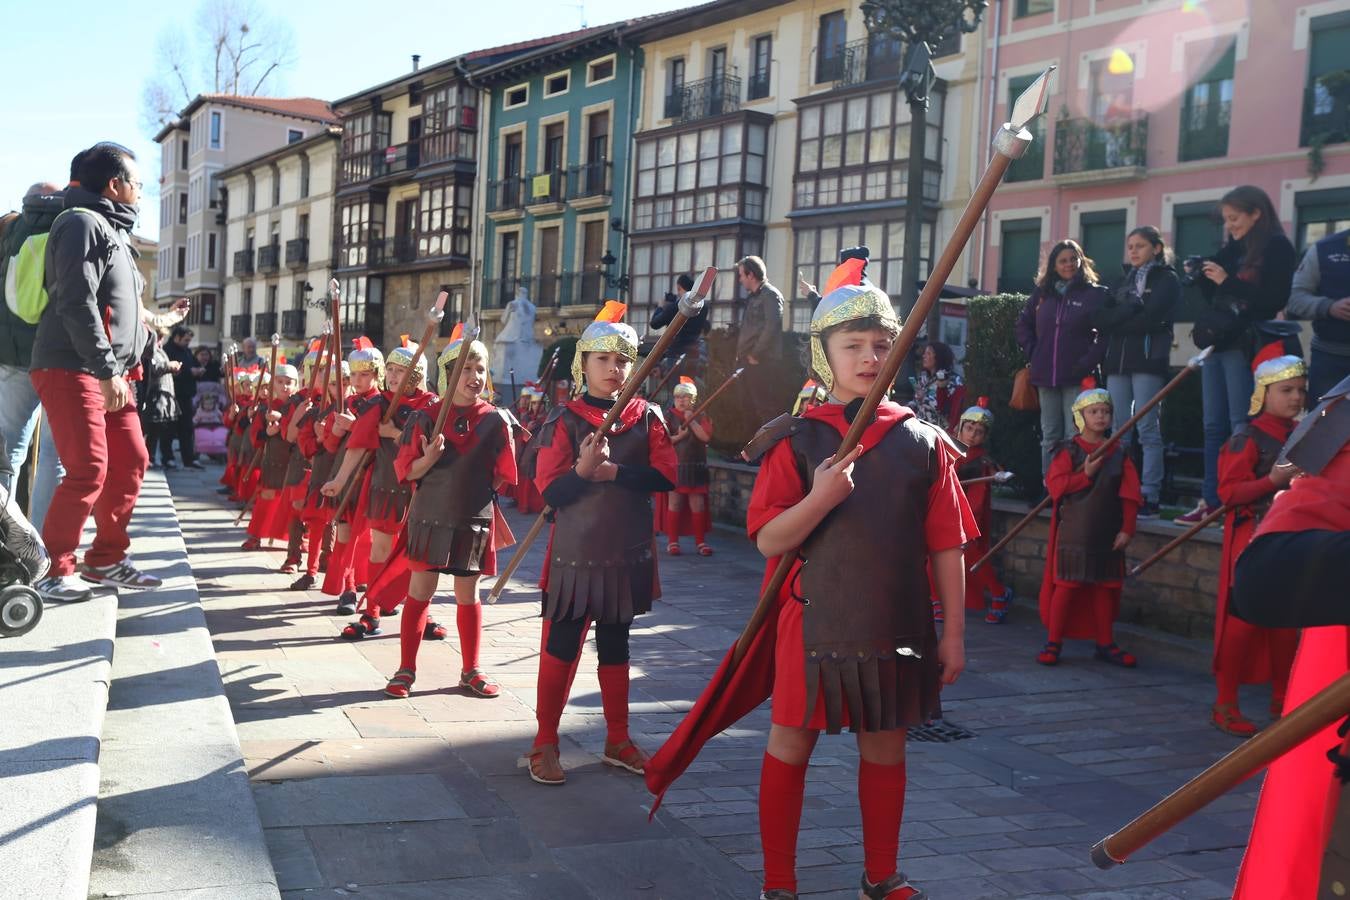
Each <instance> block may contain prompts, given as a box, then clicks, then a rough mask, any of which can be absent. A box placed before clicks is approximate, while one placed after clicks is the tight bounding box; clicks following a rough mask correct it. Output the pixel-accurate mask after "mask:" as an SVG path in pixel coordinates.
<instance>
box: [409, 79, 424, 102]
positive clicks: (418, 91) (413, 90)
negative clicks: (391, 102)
mask: <svg viewBox="0 0 1350 900" xmlns="http://www.w3.org/2000/svg"><path fill="white" fill-rule="evenodd" d="M421 102H422V82H420V81H414V82H413V83H412V84H410V85H408V105H409V106H417V105H419V104H420V103H421Z"/></svg>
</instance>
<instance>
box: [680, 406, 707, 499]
mask: <svg viewBox="0 0 1350 900" xmlns="http://www.w3.org/2000/svg"><path fill="white" fill-rule="evenodd" d="M699 418H700V419H702V418H703V417H702V416H699ZM687 424H688V420H687V419H686V420H685V421H684V422H683V423H681V422H680V420H679V419H675V418H673V417H672V419H671V425H672V426H674V429H675V430H676V431H679V430H680V429H681V428H683V427H684V426H685V425H687ZM675 462H676V464H677V480H676V482H675V483H676V485H677V486H679V487H702V486H704V485H706V484H707V483H708V445H707V444H705V443H703V442H702V441H700V440H699V439H698V438H697V437H696V436H695V435H694V433H693V431H690V432H689V436H688V437H687V438H685V439H684V440H682V441H680V442H679V443H678V444H676V445H675Z"/></svg>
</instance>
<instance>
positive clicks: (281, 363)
mask: <svg viewBox="0 0 1350 900" xmlns="http://www.w3.org/2000/svg"><path fill="white" fill-rule="evenodd" d="M272 379H273V381H274V382H275V384H276V387H275V388H273V389H272V392H271V396H270V397H269V398H263V397H259V398H258V403H257V405H256V409H257V412H256V414H255V415H254V416H253V423H252V425H251V427H250V428H249V434H250V437H251V445H252V447H251V448H252V450H253V451H254V453H255V455H256V451H258V450H262V458H261V460H260V461H259V463H258V487H257V492H258V497H257V499H256V500H255V501H254V502H253V516H252V518H250V519H249V523H248V538H247V539H246V540H245V541H244V543H243V546H242V548H241V549H243V550H257V549H258V548H260V547H261V546H262V542H263V540H264V539H266V540H268V541H271V540H284V539H285V537H286V519H287V516H286V514H285V510H283V509H281V492H282V490H283V489H284V488H285V487H286V470H287V468H289V466H290V463H291V450H292V446H291V444H290V442H288V441H287V440H286V436H285V435H284V434H283V433H282V432H283V430H284V427H285V419H286V416H287V414H288V413H290V412H293V411H294V407H293V406H292V405H291V399H292V398H293V397H294V396H295V389H296V387H297V386H298V385H299V381H300V373H299V372H297V371H296V370H295V366H292V365H290V364H289V363H287V362H286V357H284V356H281V357H278V358H277V365H276V369H275V371H274V372H273V373H272ZM251 463H252V459H251V458H250V460H249V463H248V464H251Z"/></svg>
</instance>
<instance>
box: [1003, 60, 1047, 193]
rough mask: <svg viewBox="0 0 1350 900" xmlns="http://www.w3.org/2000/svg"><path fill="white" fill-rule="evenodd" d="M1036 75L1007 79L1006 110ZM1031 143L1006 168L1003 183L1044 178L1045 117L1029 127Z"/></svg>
mask: <svg viewBox="0 0 1350 900" xmlns="http://www.w3.org/2000/svg"><path fill="white" fill-rule="evenodd" d="M1036 78H1037V76H1036V75H1019V76H1017V77H1015V78H1009V79H1008V110H1009V111H1010V112H1011V110H1012V105H1013V101H1014V100H1016V99H1017V98H1018V97H1020V96H1021V95H1022V92H1023V91H1025V90H1026V89H1027V88H1028V87H1029V86H1030V85H1031V83H1032V82H1033V81H1035V80H1036ZM1031 135H1032V142H1031V146H1030V147H1028V148H1027V152H1026V154H1025V155H1023V156H1022V158H1021V159H1015V160H1013V161H1012V163H1011V164H1010V165H1009V166H1008V174H1007V176H1006V177H1005V178H1004V180H1005V181H1035V180H1037V179H1039V178H1044V177H1045V116H1037V117H1036V122H1035V124H1034V125H1032V126H1031Z"/></svg>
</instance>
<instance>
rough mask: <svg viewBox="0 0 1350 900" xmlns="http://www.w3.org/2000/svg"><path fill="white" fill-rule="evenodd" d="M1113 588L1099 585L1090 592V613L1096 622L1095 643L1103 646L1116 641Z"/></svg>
mask: <svg viewBox="0 0 1350 900" xmlns="http://www.w3.org/2000/svg"><path fill="white" fill-rule="evenodd" d="M1115 590H1116V589H1115V588H1108V587H1099V588H1097V589H1096V590H1094V591H1093V592H1092V614H1093V617H1094V618H1095V619H1096V622H1097V628H1096V632H1097V643H1098V644H1099V645H1101V646H1103V647H1105V646H1107V645H1108V644H1114V643H1115V642H1116V638H1115V630H1116V617H1115V609H1116V604H1115V602H1114V601H1115V597H1114V595H1113V592H1114V591H1115Z"/></svg>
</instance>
